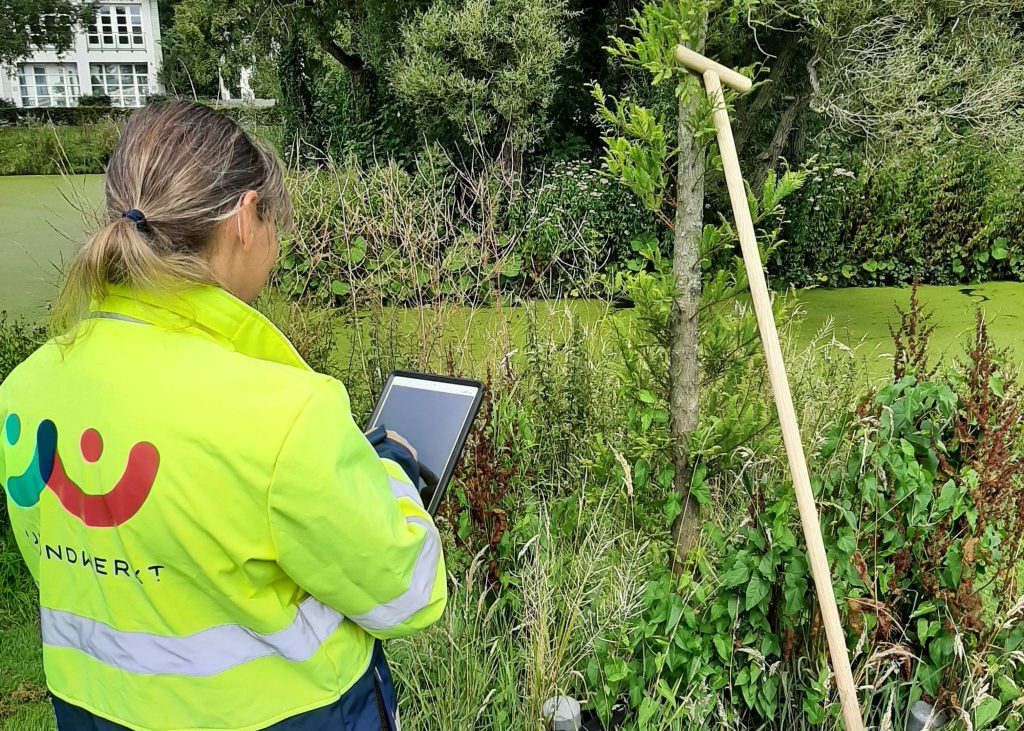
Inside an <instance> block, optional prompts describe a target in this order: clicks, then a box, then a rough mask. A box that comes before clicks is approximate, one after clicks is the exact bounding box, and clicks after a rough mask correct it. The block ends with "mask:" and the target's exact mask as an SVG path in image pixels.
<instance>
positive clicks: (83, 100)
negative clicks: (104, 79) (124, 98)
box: [78, 94, 114, 109]
mask: <svg viewBox="0 0 1024 731" xmlns="http://www.w3.org/2000/svg"><path fill="white" fill-rule="evenodd" d="M78 106H79V107H83V108H94V109H110V108H111V107H112V106H114V104H113V102H111V101H110V97H109V96H107V95H106V94H82V96H80V97H78Z"/></svg>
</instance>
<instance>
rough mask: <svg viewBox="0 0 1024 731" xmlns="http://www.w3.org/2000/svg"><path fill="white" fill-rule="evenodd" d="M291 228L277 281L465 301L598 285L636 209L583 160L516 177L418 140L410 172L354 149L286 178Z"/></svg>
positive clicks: (300, 290) (640, 227)
mask: <svg viewBox="0 0 1024 731" xmlns="http://www.w3.org/2000/svg"><path fill="white" fill-rule="evenodd" d="M292 193H293V199H294V200H295V201H296V209H297V210H296V229H295V232H294V234H293V236H292V237H291V239H290V240H289V241H288V242H286V244H285V249H284V256H283V258H282V260H281V265H280V268H279V271H278V279H279V281H280V282H281V283H282V284H283V285H284V287H285V288H286V289H287V290H288V291H290V292H292V293H295V294H308V295H310V296H313V297H316V298H319V299H320V300H321V301H329V300H332V299H334V298H336V297H349V298H354V301H358V302H362V303H365V302H367V301H383V302H387V303H393V304H395V303H398V304H401V303H405V304H408V303H411V302H436V301H441V300H444V301H449V302H463V303H466V302H476V301H480V300H482V299H486V298H488V297H491V296H493V295H494V294H496V293H498V292H505V293H510V294H516V295H520V294H524V295H538V294H544V293H549V294H550V293H554V292H559V291H565V290H570V291H571V292H572V293H573V294H585V293H587V292H593V291H595V288H598V287H600V286H603V283H602V282H599V281H598V276H597V275H598V272H599V270H600V269H601V267H602V266H603V265H606V264H608V263H609V262H616V261H618V260H619V259H620V258H621V257H622V256H623V252H624V251H625V250H627V249H628V244H629V242H630V239H631V238H632V237H635V236H636V235H637V234H638V233H642V232H643V231H644V230H645V228H644V226H645V223H647V221H646V220H645V219H646V218H647V216H646V214H644V213H643V212H642V211H640V210H639V209H636V208H630V207H629V203H630V202H631V201H630V200H629V198H628V196H627V195H626V193H625V192H624V190H623V189H622V188H621V187H619V186H618V185H616V184H614V183H613V182H612V181H611V180H610V179H609V178H607V177H606V176H604V175H602V174H601V172H600V170H597V169H593V168H591V167H590V166H589V165H588V164H587V163H584V162H577V163H556V164H555V165H554V166H553V167H552V173H551V175H550V176H549V175H548V174H547V173H540V174H538V175H537V177H536V178H535V179H534V180H533V181H531V182H530V183H529V184H527V185H525V186H524V185H523V183H522V181H521V179H520V178H519V176H518V175H516V174H514V173H510V172H509V171H508V170H507V169H505V168H504V167H503V166H501V165H498V164H489V165H483V166H481V167H480V168H472V167H470V168H466V167H463V166H461V165H457V164H455V163H454V162H453V161H452V160H451V159H450V158H448V157H447V156H446V155H445V154H444V153H443V152H442V151H441V150H439V149H438V148H436V147H433V148H429V149H428V150H427V151H425V152H424V153H423V154H422V155H420V156H419V157H418V158H417V160H416V164H415V165H414V166H413V167H412V169H409V170H406V169H404V168H402V167H400V166H399V165H397V164H396V163H395V162H387V163H382V164H369V165H367V164H362V163H359V162H358V161H357V160H356V159H355V158H354V157H350V158H347V159H346V160H345V161H344V162H343V163H340V164H339V163H328V164H327V166H326V168H325V169H324V170H318V171H305V172H299V173H297V174H296V175H294V176H293V178H292Z"/></svg>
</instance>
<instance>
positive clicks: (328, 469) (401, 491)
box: [268, 380, 448, 638]
mask: <svg viewBox="0 0 1024 731" xmlns="http://www.w3.org/2000/svg"><path fill="white" fill-rule="evenodd" d="M268 510H269V519H270V532H271V537H272V539H273V542H274V546H275V549H276V552H277V561H278V564H279V565H280V566H281V568H282V569H284V571H285V572H286V573H287V574H288V575H289V576H290V577H291V578H292V579H293V580H294V581H295V583H297V584H298V585H299V586H301V587H302V588H303V589H305V590H306V591H308V592H309V593H310V594H311V595H313V596H314V597H316V598H317V599H318V600H319V601H321V602H323V603H324V604H326V605H328V606H330V607H332V608H333V609H335V610H337V611H339V612H341V613H342V614H344V615H345V616H346V617H347V618H348V619H350V620H352V621H353V622H355V623H356V624H358V625H360V626H361V627H362V628H363V629H365V630H366V631H367V632H368V633H370V634H371V635H373V636H374V637H380V638H386V637H400V636H402V635H407V634H411V633H413V632H416V631H418V630H421V629H423V628H424V627H427V626H428V625H430V624H431V623H433V622H434V621H436V620H437V619H438V618H439V617H440V616H441V613H442V612H443V611H444V606H445V603H446V602H447V599H448V589H447V583H446V579H445V569H444V557H443V555H442V552H441V540H440V537H439V536H438V533H437V528H435V527H434V522H433V520H431V518H430V515H429V514H427V512H426V511H425V510H424V509H423V504H422V502H421V501H420V498H419V495H418V494H417V492H416V490H415V488H414V487H413V485H412V483H410V482H409V478H408V477H407V476H406V475H405V472H404V471H403V470H402V468H401V467H400V466H399V465H398V464H396V463H395V462H393V461H391V460H386V459H385V460H382V459H379V458H378V457H377V455H376V454H375V453H374V450H373V447H371V446H370V443H369V442H368V441H367V440H366V438H365V437H364V436H363V433H362V432H361V431H360V430H359V428H358V427H357V426H356V425H355V422H353V420H352V414H351V411H350V410H349V400H348V394H347V393H346V392H345V389H344V387H343V386H342V385H341V384H340V383H339V382H337V381H333V380H332V381H327V382H325V384H324V385H323V386H321V387H320V389H319V390H318V392H317V393H316V394H314V396H313V397H312V398H311V399H310V401H309V402H308V403H307V404H306V406H305V408H304V409H303V410H302V412H301V413H300V414H299V416H298V418H297V419H296V421H295V424H294V425H293V426H292V428H291V431H290V432H289V434H288V436H287V437H286V438H285V441H284V444H283V446H282V448H281V453H280V455H279V456H278V460H277V464H276V467H275V469H274V475H273V477H272V479H271V485H270V494H269V505H268Z"/></svg>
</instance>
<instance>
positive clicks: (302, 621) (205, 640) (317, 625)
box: [40, 597, 344, 677]
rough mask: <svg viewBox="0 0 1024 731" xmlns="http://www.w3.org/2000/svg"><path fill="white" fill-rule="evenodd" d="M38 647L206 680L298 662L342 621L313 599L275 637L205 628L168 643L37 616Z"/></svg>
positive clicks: (47, 613)
mask: <svg viewBox="0 0 1024 731" xmlns="http://www.w3.org/2000/svg"><path fill="white" fill-rule="evenodd" d="M40 614H41V620H42V629H43V644H44V645H49V646H50V647H67V648H71V649H74V650H79V651H81V652H84V653H85V654H86V655H89V656H90V657H92V658H93V659H95V660H99V661H100V662H102V663H104V664H106V665H111V666H113V667H115V668H118V669H120V670H124V671H126V672H129V673H135V674H136V675H187V676H190V677H205V676H208V675H216V674H217V673H222V672H224V671H225V670H230V669H231V668H233V667H235V666H237V665H241V664H242V663H246V662H249V661H250V660H256V659H258V658H261V657H268V656H278V657H282V658H284V659H285V660H291V661H292V662H303V661H304V660H308V659H309V658H311V657H313V655H315V654H316V652H317V650H319V649H320V646H321V645H322V644H323V642H324V640H326V639H327V638H328V637H329V636H330V635H331V634H332V633H333V632H334V631H335V630H336V629H338V627H339V626H340V625H341V623H342V621H344V617H342V615H340V614H339V613H338V612H336V611H334V610H333V609H331V608H330V607H327V606H325V605H323V604H321V603H320V602H318V601H317V600H316V599H314V598H313V597H309V598H307V599H306V600H305V601H304V602H302V604H301V605H299V608H298V611H297V612H296V614H295V619H294V620H293V621H292V623H291V624H290V625H289V626H287V627H285V628H284V629H283V630H281V631H280V632H274V633H272V634H266V635H264V634H259V633H258V632H253V631H252V630H250V629H246V628H245V627H241V626H239V625H237V624H223V625H219V626H217V627H210V628H209V629H204V630H202V631H201V632H197V633H195V634H194V635H187V636H185V637H170V636H167V635H155V634H150V633H148V632H122V631H120V630H117V629H114V628H113V627H111V626H110V625H107V624H104V623H102V622H98V621H96V620H95V619H89V618H88V617H82V616H79V615H77V614H72V613H71V612H64V611H60V610H56V609H46V608H45V607H44V608H43V609H42V610H41V611H40Z"/></svg>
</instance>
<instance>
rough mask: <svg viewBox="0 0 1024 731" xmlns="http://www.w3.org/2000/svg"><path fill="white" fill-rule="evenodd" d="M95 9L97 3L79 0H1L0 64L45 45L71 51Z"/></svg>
mask: <svg viewBox="0 0 1024 731" xmlns="http://www.w3.org/2000/svg"><path fill="white" fill-rule="evenodd" d="M94 12H95V4H94V3H78V2H75V0H0V18H2V19H3V20H2V22H0V66H13V65H14V64H16V63H17V62H18V61H20V60H21V59H23V58H25V57H26V56H28V55H30V54H31V53H32V51H33V50H34V49H35V48H38V47H41V46H53V48H54V50H56V51H57V52H58V53H63V52H64V51H67V50H68V49H69V48H71V45H72V43H74V39H75V31H76V30H77V29H78V28H79V26H81V25H82V24H84V23H87V22H88V21H89V19H90V18H91V17H92V14H93V13H94Z"/></svg>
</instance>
